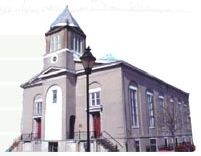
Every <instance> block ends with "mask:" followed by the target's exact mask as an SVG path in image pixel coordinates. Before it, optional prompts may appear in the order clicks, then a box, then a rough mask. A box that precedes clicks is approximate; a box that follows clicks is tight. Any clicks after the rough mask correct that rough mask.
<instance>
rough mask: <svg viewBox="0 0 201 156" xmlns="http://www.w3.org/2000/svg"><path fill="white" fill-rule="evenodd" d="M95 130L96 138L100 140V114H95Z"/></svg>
mask: <svg viewBox="0 0 201 156" xmlns="http://www.w3.org/2000/svg"><path fill="white" fill-rule="evenodd" d="M93 130H94V137H95V138H98V137H100V135H101V119H100V113H99V112H98V113H94V114H93Z"/></svg>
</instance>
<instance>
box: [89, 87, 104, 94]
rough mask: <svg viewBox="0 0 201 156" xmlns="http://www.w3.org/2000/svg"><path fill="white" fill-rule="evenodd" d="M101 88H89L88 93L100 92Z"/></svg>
mask: <svg viewBox="0 0 201 156" xmlns="http://www.w3.org/2000/svg"><path fill="white" fill-rule="evenodd" d="M100 91H101V88H100V87H99V88H94V89H89V93H94V92H100Z"/></svg>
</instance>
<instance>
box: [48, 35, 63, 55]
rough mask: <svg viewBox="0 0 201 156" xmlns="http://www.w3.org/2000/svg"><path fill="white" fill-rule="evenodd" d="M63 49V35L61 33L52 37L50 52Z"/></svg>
mask: <svg viewBox="0 0 201 156" xmlns="http://www.w3.org/2000/svg"><path fill="white" fill-rule="evenodd" d="M59 49H61V36H60V35H59V34H55V35H52V36H51V37H50V52H54V51H57V50H59Z"/></svg>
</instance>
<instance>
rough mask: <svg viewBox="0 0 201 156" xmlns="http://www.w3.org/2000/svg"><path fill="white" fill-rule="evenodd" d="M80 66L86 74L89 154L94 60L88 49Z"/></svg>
mask: <svg viewBox="0 0 201 156" xmlns="http://www.w3.org/2000/svg"><path fill="white" fill-rule="evenodd" d="M80 60H81V61H82V65H83V67H84V70H85V74H86V93H87V99H86V100H87V149H86V151H87V152H90V131H89V74H91V71H92V67H93V66H94V63H95V61H96V58H95V57H94V56H93V55H92V53H91V49H90V47H87V48H86V49H85V52H84V54H83V55H82V56H81V57H80Z"/></svg>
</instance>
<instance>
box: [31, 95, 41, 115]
mask: <svg viewBox="0 0 201 156" xmlns="http://www.w3.org/2000/svg"><path fill="white" fill-rule="evenodd" d="M33 115H34V116H42V96H41V95H37V96H36V97H35V98H34V114H33Z"/></svg>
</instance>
